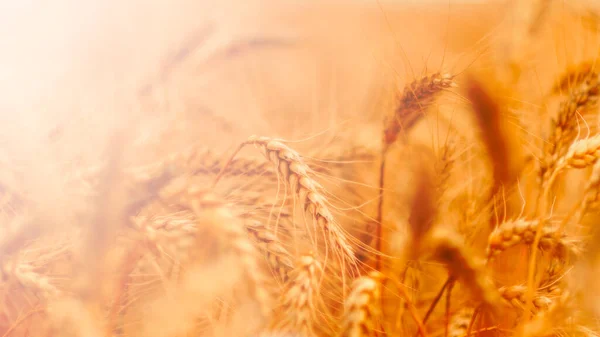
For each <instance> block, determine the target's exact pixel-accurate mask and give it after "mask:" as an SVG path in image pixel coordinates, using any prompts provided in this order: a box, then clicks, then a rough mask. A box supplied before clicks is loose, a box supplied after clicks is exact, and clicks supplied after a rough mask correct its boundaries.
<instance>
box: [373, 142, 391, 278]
mask: <svg viewBox="0 0 600 337" xmlns="http://www.w3.org/2000/svg"><path fill="white" fill-rule="evenodd" d="M387 150H388V146H387V145H384V146H383V149H382V151H381V165H380V166H379V201H378V204H377V217H376V219H375V221H376V223H375V226H377V228H376V238H375V250H376V251H377V252H376V253H381V248H382V247H381V246H382V241H383V239H382V236H383V224H382V219H383V188H384V187H385V158H386V154H387ZM375 269H376V270H378V271H381V254H377V256H376V257H375Z"/></svg>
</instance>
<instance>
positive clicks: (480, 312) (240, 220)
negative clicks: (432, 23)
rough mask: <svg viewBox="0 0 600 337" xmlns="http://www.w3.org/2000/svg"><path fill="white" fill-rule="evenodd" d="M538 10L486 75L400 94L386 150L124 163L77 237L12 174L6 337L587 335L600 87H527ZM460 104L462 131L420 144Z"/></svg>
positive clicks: (338, 148)
mask: <svg viewBox="0 0 600 337" xmlns="http://www.w3.org/2000/svg"><path fill="white" fill-rule="evenodd" d="M542 3H549V1H542ZM540 6H541V7H540V13H538V14H539V15H532V16H531V17H532V19H531V20H530V22H529V23H528V24H526V25H525V26H524V27H525V28H526V29H524V30H522V31H521V33H522V36H521V39H522V40H523V41H525V42H523V41H521V43H520V44H517V43H515V45H514V46H513V47H512V49H511V48H507V50H508V52H505V53H503V54H502V55H503V56H502V57H500V58H499V59H497V60H496V63H495V67H494V71H493V72H490V71H475V69H476V68H475V67H471V68H468V69H465V70H464V71H460V72H454V73H452V72H447V71H436V72H431V73H428V74H425V75H423V76H416V77H417V78H415V79H414V80H411V81H407V82H408V84H406V85H405V86H404V88H403V89H402V90H400V91H399V92H396V93H394V96H395V100H394V106H393V108H391V109H389V110H387V111H385V112H384V113H383V114H384V115H386V116H385V118H382V119H381V120H377V121H375V124H377V125H378V126H379V127H378V131H377V132H378V134H377V135H376V138H377V139H379V141H378V142H379V143H380V147H379V148H376V149H373V148H370V147H365V146H361V144H360V143H358V144H357V142H351V141H349V140H348V137H347V138H345V139H344V138H343V137H342V139H341V140H340V139H337V138H336V139H335V140H334V141H333V142H332V143H331V144H327V146H326V147H325V151H314V152H313V153H302V152H300V151H297V150H295V147H296V146H295V145H296V144H297V143H298V142H297V141H296V142H289V141H286V140H285V139H279V138H272V137H269V135H265V136H262V135H253V136H249V137H248V138H247V140H246V141H244V142H243V143H241V144H237V147H236V148H235V150H234V151H229V152H225V153H222V154H221V153H218V152H216V151H214V150H212V149H210V148H206V147H203V146H194V147H191V148H188V149H185V150H182V151H177V152H175V153H169V154H168V155H167V156H166V157H164V158H154V159H153V162H152V163H150V164H147V165H143V166H137V165H127V164H126V163H125V162H124V161H122V160H120V159H119V158H120V157H119V155H115V154H114V153H113V154H112V155H108V156H106V158H108V159H107V160H106V161H105V163H104V165H101V166H100V167H82V166H81V165H78V164H74V165H73V166H74V167H75V168H73V167H71V171H69V172H71V173H72V172H76V174H69V175H68V176H69V179H70V180H69V182H68V183H65V186H66V185H68V186H76V188H77V189H78V191H81V195H85V197H82V198H87V199H86V200H85V201H86V202H87V203H85V204H86V205H93V207H87V206H81V205H79V204H78V203H77V202H76V201H72V202H68V203H65V204H60V205H61V206H60V207H64V209H62V210H61V212H63V211H64V212H68V209H69V208H70V207H73V209H77V212H75V213H76V215H75V216H74V218H75V219H77V221H80V223H78V224H77V225H74V226H71V225H69V226H66V225H65V224H61V223H60V222H61V221H60V217H55V216H53V214H55V213H56V212H54V211H55V209H50V208H53V207H58V206H47V205H44V204H42V203H40V201H39V199H38V198H36V197H35V196H32V195H31V193H29V191H28V190H27V186H28V184H27V182H26V181H23V176H21V175H20V174H19V167H18V165H17V164H18V163H17V164H15V165H11V162H10V160H9V158H2V162H3V165H2V168H1V169H0V171H2V173H0V183H1V187H0V196H1V198H0V200H1V207H2V209H1V210H2V212H1V223H0V228H1V235H0V254H1V255H0V276H1V277H0V289H1V297H0V336H2V337H7V336H82V337H83V336H85V337H96V336H152V337H154V336H156V337H159V336H160V337H163V336H164V337H166V336H281V337H284V336H298V337H301V336H302V337H313V336H352V337H358V336H420V337H434V336H445V337H449V336H451V337H459V336H460V337H466V336H471V335H489V334H491V335H495V336H496V335H518V336H532V337H533V336H563V335H585V336H596V335H597V334H598V331H600V330H599V326H598V322H597V319H598V316H597V314H600V306H598V304H597V303H596V301H597V300H596V298H595V296H597V294H598V291H599V290H600V289H599V288H598V287H596V285H595V277H597V276H598V275H600V274H599V273H598V270H597V269H598V267H600V266H599V265H598V261H597V260H598V259H597V257H598V249H597V248H596V245H598V244H600V241H599V240H598V239H597V238H596V237H597V234H596V228H595V227H596V221H597V220H598V219H600V218H599V217H598V215H599V214H600V202H599V201H600V160H598V159H599V158H600V134H598V133H596V130H597V126H596V125H594V123H595V122H594V121H595V118H596V115H598V113H599V111H598V98H599V95H600V72H599V71H598V67H596V59H594V58H592V59H588V60H583V62H580V63H579V64H576V65H575V66H570V67H569V68H568V69H566V70H565V69H562V70H561V71H560V72H561V74H560V75H559V76H558V77H557V78H556V80H555V81H554V83H550V84H548V85H546V86H543V85H540V84H539V83H537V82H536V81H529V82H528V80H527V79H526V77H527V76H531V77H535V74H534V73H532V72H527V71H525V70H524V67H523V66H522V65H524V64H525V63H526V62H525V59H526V56H524V55H525V54H526V52H525V51H524V50H526V49H527V48H526V46H527V45H528V44H529V43H531V41H534V40H535V36H536V35H535V34H537V33H536V29H535V28H536V27H538V26H541V25H542V24H543V23H542V22H541V21H543V17H544V11H545V10H546V8H545V6H546V5H540ZM538 16H539V17H538ZM546 24H548V23H546ZM527 41H529V42H527ZM513 42H514V41H513ZM534 52H535V51H534ZM527 55H530V54H527ZM518 83H520V84H519V85H518ZM522 83H534V84H532V85H533V86H535V87H536V88H535V90H538V92H542V94H541V95H538V96H539V98H535V97H532V96H528V97H527V98H526V99H521V98H522V97H523V95H519V92H518V90H519V88H523V87H524V85H522ZM523 90H526V89H523ZM456 97H458V98H459V101H460V112H454V113H453V114H454V115H461V117H460V118H457V119H462V121H465V120H466V121H468V123H467V122H465V123H462V124H461V123H458V122H457V123H454V122H453V121H452V120H450V119H446V121H445V123H446V129H447V132H446V134H445V136H443V137H438V138H436V139H435V141H432V142H430V143H427V144H426V145H423V144H420V143H419V142H418V141H415V140H414V139H415V138H418V137H415V135H414V132H413V131H415V129H416V128H417V127H418V126H419V124H422V123H425V122H426V120H431V119H436V120H439V119H441V118H442V117H440V116H441V115H439V116H438V114H439V113H438V110H439V109H440V107H442V106H443V105H444V102H447V101H448V100H451V99H452V98H456ZM517 97H520V98H517ZM513 98H514V99H513ZM525 101H527V103H526V104H525V103H524V102H525ZM454 108H456V104H455V105H454ZM524 114H529V115H534V114H535V116H537V117H536V118H535V120H536V122H535V123H537V125H534V126H532V125H527V124H526V123H524V122H523V119H522V118H521V117H522V116H523V115H524ZM434 115H435V116H434ZM546 116H548V117H546ZM357 127H360V125H359V126H357ZM466 129H468V130H466ZM348 130H350V131H349V132H347V133H350V134H351V130H354V129H353V128H351V127H349V128H348ZM538 130H539V131H540V132H537V131H538ZM116 138H118V139H121V140H122V139H123V138H119V137H116ZM350 138H352V136H350ZM425 138H427V137H425ZM532 149H533V150H532ZM309 152H310V151H309ZM258 154H262V156H261V155H258ZM365 175H367V176H369V177H374V179H372V180H370V181H363V180H361V177H362V176H365ZM41 179H43V177H42V178H41ZM364 191H368V192H364ZM65 193H67V192H65ZM53 228H56V229H53Z"/></svg>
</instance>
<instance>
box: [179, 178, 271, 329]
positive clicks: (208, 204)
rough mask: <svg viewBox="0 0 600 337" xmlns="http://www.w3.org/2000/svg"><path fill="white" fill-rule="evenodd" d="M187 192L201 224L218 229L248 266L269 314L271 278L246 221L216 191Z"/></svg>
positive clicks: (253, 285)
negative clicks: (265, 270)
mask: <svg viewBox="0 0 600 337" xmlns="http://www.w3.org/2000/svg"><path fill="white" fill-rule="evenodd" d="M187 192H188V195H187V196H186V197H185V199H187V202H186V204H188V205H189V206H190V207H191V208H192V210H193V211H194V213H195V215H196V217H197V219H198V225H199V226H201V227H202V228H203V229H205V230H208V231H210V232H211V233H214V234H215V235H216V236H217V238H218V239H219V242H220V243H221V244H223V245H224V246H225V247H227V248H229V249H230V250H231V251H232V252H233V253H234V254H235V255H236V256H237V258H238V259H239V260H240V264H241V265H242V266H243V268H244V275H245V276H246V278H247V279H248V281H249V286H250V289H251V292H252V295H253V296H254V298H255V299H256V300H257V302H258V304H259V306H260V309H261V312H262V314H263V315H264V317H269V315H270V312H271V309H270V302H271V294H270V291H269V290H268V287H269V279H268V278H267V276H266V275H265V274H264V273H263V272H262V271H261V268H260V266H259V263H258V256H259V254H258V251H257V250H256V248H255V247H254V245H253V244H252V243H251V242H250V240H249V238H248V235H247V234H246V231H245V229H244V226H243V224H242V221H240V219H238V218H237V217H236V216H234V213H233V212H232V211H231V210H230V209H229V207H228V206H227V205H226V204H225V203H224V202H223V201H221V200H219V198H217V197H216V196H214V195H213V194H211V193H207V192H206V191H204V190H200V191H195V190H194V189H193V188H190V189H189V190H188V191H187ZM185 199H184V200H185ZM199 233H200V232H199ZM198 240H199V241H200V242H202V240H203V238H202V237H198Z"/></svg>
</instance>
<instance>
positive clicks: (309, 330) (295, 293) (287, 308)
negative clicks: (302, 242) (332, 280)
mask: <svg viewBox="0 0 600 337" xmlns="http://www.w3.org/2000/svg"><path fill="white" fill-rule="evenodd" d="M297 266H298V267H297V268H296V269H294V271H293V272H292V275H291V278H290V282H289V283H288V284H287V285H286V289H285V290H284V292H283V294H282V296H281V299H280V306H279V308H278V311H279V310H281V312H278V313H276V314H275V315H274V318H275V319H276V320H275V321H273V322H272V323H271V324H272V326H273V328H272V330H273V331H276V332H277V333H278V334H279V333H281V334H293V335H298V336H302V337H312V336H316V335H317V334H316V331H317V330H322V329H323V327H319V326H318V317H319V315H320V312H319V311H318V310H319V305H318V303H317V302H318V301H319V299H318V296H319V278H320V277H321V274H322V273H323V266H322V265H321V263H320V262H319V261H317V260H316V259H315V258H314V257H313V256H312V255H302V256H301V257H300V258H299V259H298V261H297Z"/></svg>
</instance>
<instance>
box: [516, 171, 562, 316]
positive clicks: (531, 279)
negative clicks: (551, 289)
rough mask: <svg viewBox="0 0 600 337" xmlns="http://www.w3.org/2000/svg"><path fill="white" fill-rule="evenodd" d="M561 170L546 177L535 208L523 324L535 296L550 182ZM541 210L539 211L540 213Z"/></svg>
mask: <svg viewBox="0 0 600 337" xmlns="http://www.w3.org/2000/svg"><path fill="white" fill-rule="evenodd" d="M561 170H562V167H556V168H555V169H554V172H552V175H551V176H550V178H549V179H548V182H547V184H546V186H545V187H544V188H543V193H542V199H541V200H540V208H539V209H538V210H537V215H538V217H539V224H538V226H537V230H536V233H535V239H534V240H533V244H532V245H531V256H530V257H529V266H528V269H527V297H526V301H525V319H524V320H523V324H526V323H527V322H529V320H530V319H531V316H532V310H531V308H532V305H533V298H534V296H535V264H536V261H537V251H538V248H537V247H538V245H539V244H540V240H541V239H542V230H543V228H544V224H545V221H544V220H543V218H544V217H545V216H546V212H547V210H546V207H547V203H548V194H549V192H550V189H551V188H552V184H553V183H554V180H556V177H557V176H558V173H560V171H561ZM540 212H541V213H540Z"/></svg>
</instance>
